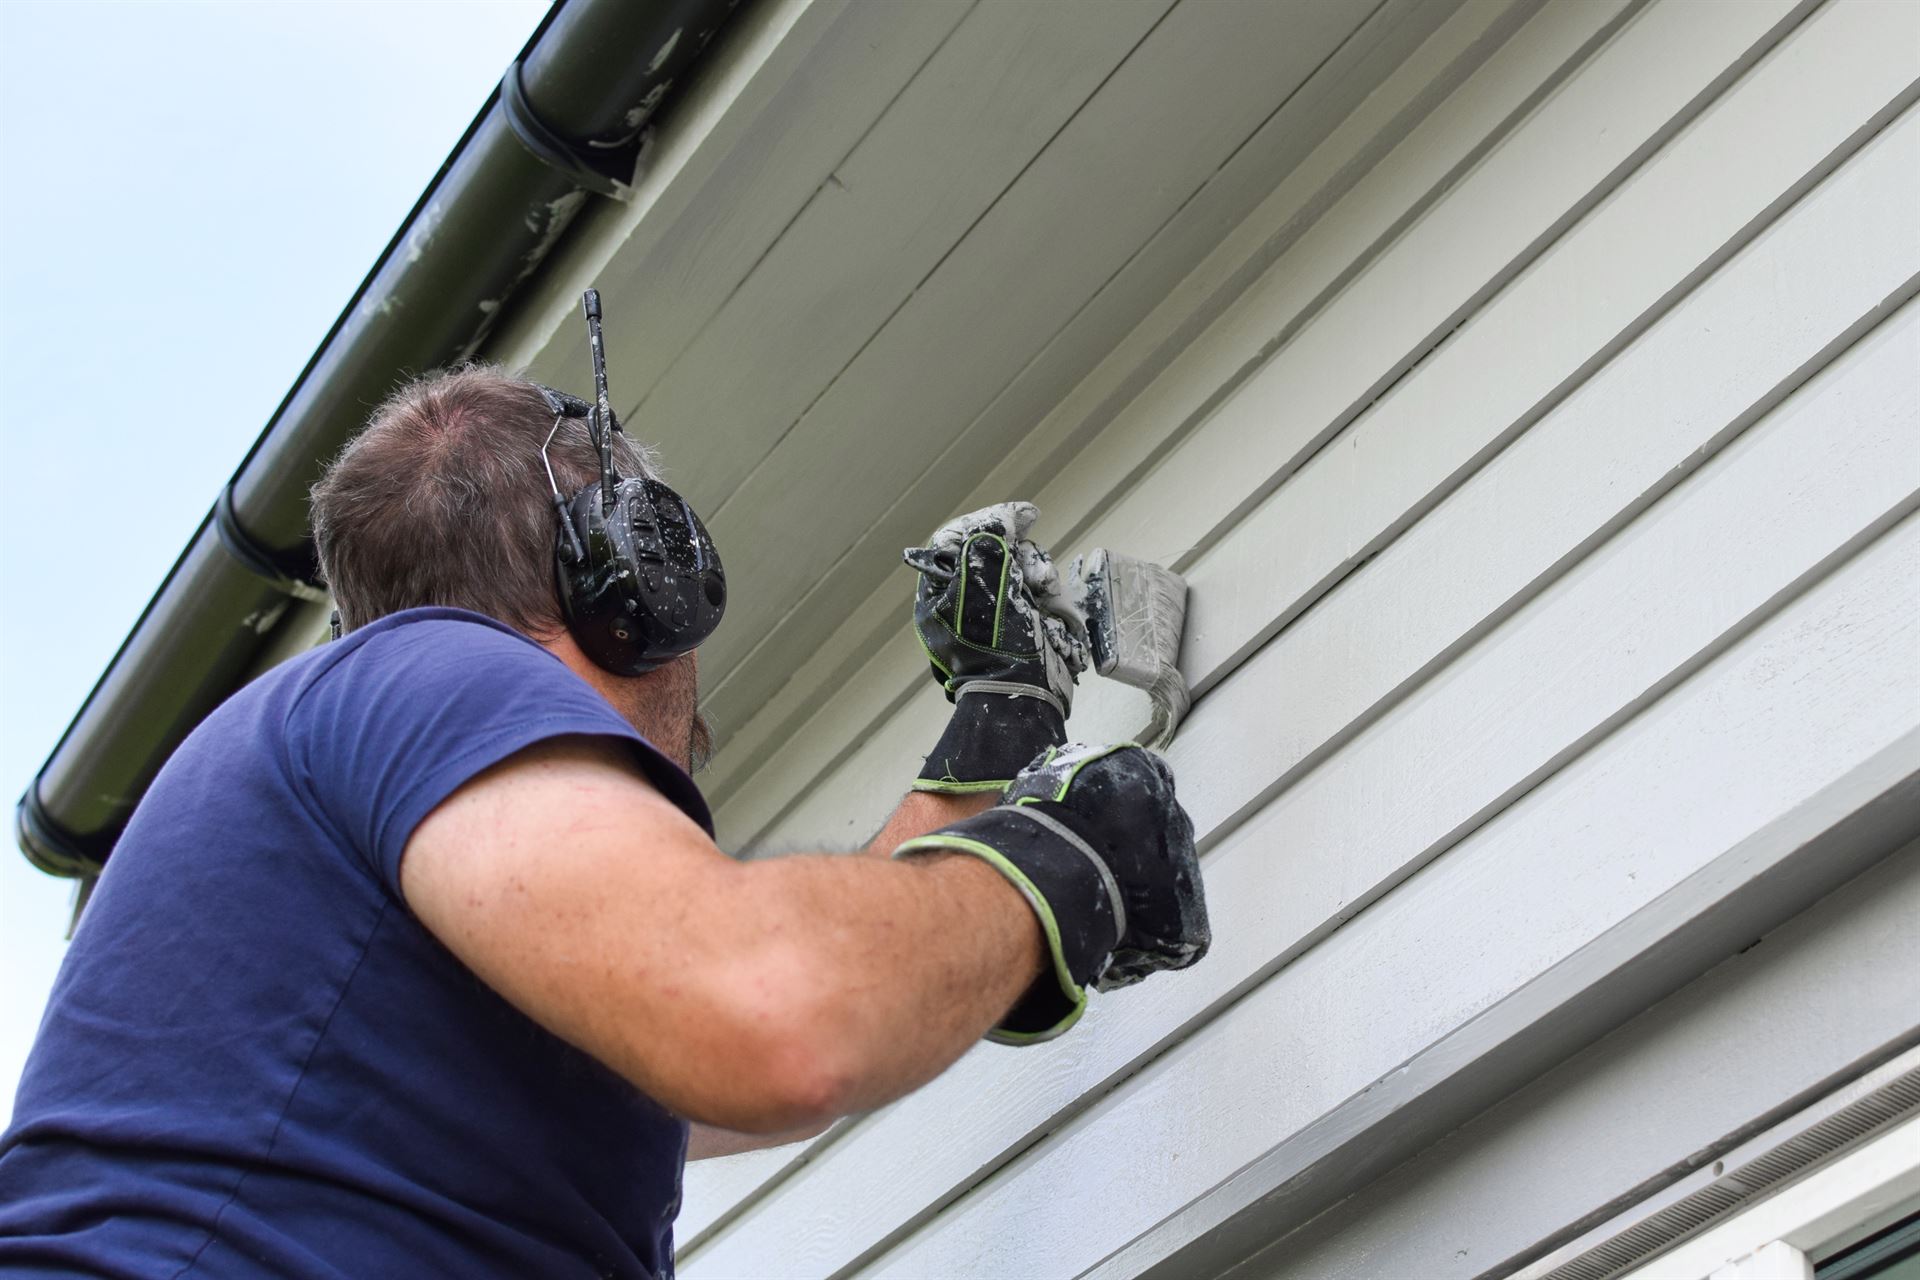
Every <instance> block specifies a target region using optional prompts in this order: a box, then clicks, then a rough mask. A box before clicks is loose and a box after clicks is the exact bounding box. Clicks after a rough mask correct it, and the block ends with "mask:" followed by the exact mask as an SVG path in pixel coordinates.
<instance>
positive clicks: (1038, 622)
mask: <svg viewBox="0 0 1920 1280" xmlns="http://www.w3.org/2000/svg"><path fill="white" fill-rule="evenodd" d="M1039 514H1040V513H1039V511H1038V509H1036V508H1035V507H1034V506H1033V504H1032V503H1030V502H1004V503H1001V504H999V505H998V506H992V507H986V508H983V509H981V510H979V511H974V512H970V513H969V514H967V515H964V516H961V517H959V518H958V519H956V520H952V521H949V522H948V523H947V524H944V525H942V526H941V527H940V528H939V529H937V530H935V531H934V534H933V537H932V538H930V539H929V540H928V543H927V545H926V546H924V547H914V548H910V549H909V550H908V551H907V553H906V560H907V563H908V564H909V565H911V566H912V567H913V568H915V569H917V570H919V573H920V583H919V589H918V590H917V591H916V592H915V595H914V604H913V624H914V631H915V632H916V633H917V634H918V635H919V637H920V644H921V647H922V648H924V649H925V650H926V654H927V660H928V662H929V663H930V664H931V665H932V668H933V675H934V679H935V680H937V681H939V683H940V686H941V688H943V689H945V690H946V693H947V699H948V701H950V702H952V703H953V704H954V710H953V716H952V718H951V719H950V720H949V721H948V724H947V728H946V732H945V733H943V734H942V735H941V737H940V741H939V742H938V743H936V744H935V746H934V749H933V751H932V752H931V753H929V754H928V756H927V758H926V763H925V766H924V767H923V768H922V769H921V771H920V776H919V777H918V778H917V779H915V781H914V784H913V785H914V789H915V790H916V791H936V792H945V793H948V794H958V793H965V792H972V791H999V790H1001V789H1003V788H1004V787H1005V786H1006V785H1007V784H1008V783H1009V782H1010V781H1012V779H1013V776H1014V774H1015V773H1017V772H1019V770H1020V769H1021V768H1022V767H1023V766H1024V765H1025V764H1026V763H1027V762H1028V761H1030V760H1032V759H1033V758H1034V756H1036V755H1038V754H1039V753H1040V752H1041V751H1044V750H1045V749H1046V748H1048V747H1052V746H1059V745H1060V744H1061V743H1064V742H1065V741H1066V740H1067V729H1066V725H1067V713H1068V711H1069V710H1071V709H1072V706H1073V686H1074V681H1075V680H1076V679H1078V678H1079V675H1080V672H1082V671H1084V670H1085V669H1086V666H1087V645H1086V629H1085V626H1084V625H1083V624H1082V623H1081V622H1080V620H1079V618H1078V616H1077V615H1074V614H1073V613H1071V612H1070V611H1068V610H1066V609H1065V607H1064V605H1063V603H1062V597H1061V594H1060V575H1059V573H1058V572H1056V571H1055V569H1054V567H1053V562H1052V561H1051V560H1050V559H1048V557H1047V553H1046V552H1045V551H1043V550H1041V549H1040V548H1039V547H1038V546H1037V545H1035V544H1034V543H1033V542H1032V541H1031V540H1030V539H1028V538H1027V536H1026V533H1027V530H1028V529H1029V528H1031V527H1032V525H1033V522H1034V520H1035V518H1037V517H1038V515H1039Z"/></svg>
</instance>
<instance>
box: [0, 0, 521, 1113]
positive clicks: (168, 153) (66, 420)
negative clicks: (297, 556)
mask: <svg viewBox="0 0 1920 1280" xmlns="http://www.w3.org/2000/svg"><path fill="white" fill-rule="evenodd" d="M546 8H547V5H546V0H227V2H225V3H211V2H203V3H175V2H171V0H120V2H118V3H104V2H101V0H52V2H51V3H48V2H44V0H0V193H3V194H0V446H4V460H3V461H0V803H4V806H5V814H6V818H7V826H6V830H7V839H6V840H5V841H4V847H0V1121H3V1120H4V1119H5V1118H6V1117H8V1116H10V1115H11V1114H12V1112H13V1095H14V1087H15V1085H16V1083H17V1081H18V1080H19V1076H20V1070H21V1067H22V1066H23V1065H24V1063H25V1061H26V1056H27V1051H28V1049H29V1047H30V1046H31V1044H32V1041H33V1034H34V1029H35V1028H36V1026H37V1025H38V1023H39V1019H40V1013H41V1010H42V1009H43V1008H44V1006H45V1003H46V997H47V991H48V989H49V988H50V987H51V986H52V984H53V979H54V974H55V972H56V971H57V969H58V967H59V964H60V958H61V955H62V954H63V952H64V947H65V944H64V942H63V938H64V935H65V932H66V926H67V921H68V917H69V900H70V897H71V882H69V881H65V880H56V879H54V878H52V877H49V876H46V875H43V874H42V873H40V872H39V871H36V870H34V869H33V867H32V866H31V865H30V864H29V863H28V862H27V861H26V859H25V858H23V857H21V856H20V854H19V852H18V851H17V850H16V849H15V848H14V846H13V841H12V838H11V837H12V807H13V804H14V802H15V801H16V800H17V798H18V797H19V795H20V794H21V792H23V791H24V790H25V789H26V786H27V784H28V782H29V781H30V780H31V779H32V777H33V775H34V774H35V773H36V772H37V771H38V769H39V767H40V764H41V762H42V761H43V760H44V759H45V758H46V755H47V753H48V752H49V751H50V750H51V749H52V747H53V744H54V742H55V740H56V739H57V738H58V737H59V736H60V733H61V731H62V730H63V729H65V728H66V726H67V722H68V721H69V720H71V719H72V718H73V714H74V712H75V711H77V710H78V709H79V707H80V704H81V702H82V701H83V700H84V699H85V697H86V695H87V692H88V690H90V689H91V688H92V687H93V684H94V681H95V680H97V679H98V678H99V676H100V673H101V672H102V671H103V670H104V669H105V667H106V664H107V660H108V659H109V658H111V657H112V656H113V653H114V650H115V649H117V648H118V647H119V645H120V642H121V640H122V639H123V638H124V637H125V636H126V634H127V631H128V630H129V628H130V627H131V626H132V624H133V621H134V619H135V618H136V617H137V616H138V615H139V612H140V610H141V609H142V607H144V606H145V604H146V602H147V600H148V599H149V598H150V597H151V596H152V595H153V592H154V590H155V588H157V587H158V586H159V585H160V581H161V579H162V577H164V576H165V574H166V571H167V569H168V568H169V567H170V566H171V565H172V563H173V561H174V558H175V557H176V556H177V555H179V553H180V550H181V548H182V547H184V546H185V545H186V542H187V539H188V538H189V537H190V536H191V535H192V534H193V532H194V530H195V528H196V527H197V526H198V525H199V523H200V520H201V518H202V517H203V516H204V515H205V514H206V512H207V509H208V507H209V506H210V505H211V504H212V502H213V499H214V498H215V497H216V496H217V495H218V493H219V491H220V487H221V485H222V484H224V483H225V482H226V480H227V479H228V477H229V476H231V475H232V473H233V470H234V468H235V466H236V465H238V463H239V461H240V458H241V456H242V454H243V453H244V452H245V451H246V448H247V446H248V445H249V444H250V443H252V441H253V440H254V438H255V437H256V436H258V435H259V434H260V431H261V429H262V428H263V427H264V426H265V425H266V423H267V420H268V418H269V417H270V416H271V415H272V413H273V410H274V408H275V407H276V406H277V405H278V404H279V402H280V399H281V397H282V396H284V395H285V394H286V392H287V389H288V388H289V387H290V386H292V385H293V380H294V378H295V377H296V376H297V375H298V374H299V372H300V370H301V368H302V367H303V366H305V364H306V362H307V359H308V357H309V356H311V355H312V354H313V351H314V349H315V348H316V347H317V346H318V345H319V342H320V340H321V339H322V338H323V337H325V336H326V332H327V330H328V328H329V327H330V326H331V325H332V323H333V320H334V318H335V317H336V316H337V315H338V314H339V313H340V311H341V309H342V308H343V307H344V306H345V305H346V303H347V300H348V298H349V297H350V296H351V295H352V293H353V290H354V288H355V286H356V285H358V284H359V282H360V279H361V277H362V276H364V275H365V274H366V273H367V270H368V268H370V267H371V266H372V265H373V263H374V260H375V258H376V257H377V256H378V255H379V253H380V250H381V249H382V248H384V247H385V245H386V243H387V240H388V239H389V238H390V237H391V236H392V235H393V233H394V231H395V230H396V229H397V228H398V227H399V225H400V221H401V219H403V218H404V217H405V216H406V214H407V211H408V210H409V209H410V208H412V207H413V202H414V200H415V199H416V198H418V196H419V195H420V192H421V191H422V190H423V189H424V188H425V186H426V184H427V182H428V181H429V180H430V179H431V178H432V177H433V174H434V172H435V171H436V170H437V169H438V168H439V166H440V163H441V161H442V160H444V159H445V158H446V155H447V153H448V151H450V150H451V149H452V147H453V144H454V143H455V142H457V141H459V139H460V135H461V134H462V133H463V132H464V131H465V129H466V127H467V124H468V123H469V121H471V120H472V118H473V116H474V114H475V113H476V112H477V111H478V110H479V108H480V106H481V104H482V103H483V102H484V101H485V99H486V96H487V94H488V92H489V91H490V90H491V89H492V88H493V86H494V85H495V84H496V83H497V82H498V81H499V79H500V75H501V73H502V72H503V71H504V70H505V69H506V67H507V64H508V63H509V62H511V61H512V60H513V57H514V55H515V54H516V53H518V52H519V50H520V47H521V46H522V45H523V44H524V43H525V42H526V39H527V37H528V36H529V35H531V34H532V32H533V29H534V28H535V26H537V25H538V24H539V21H540V18H541V16H542V14H543V13H544V12H545V10H546ZM83 469H84V470H85V471H86V472H87V473H92V474H97V475H99V476H102V477H103V478H104V483H105V487H106V488H107V489H108V490H109V491H110V492H111V493H112V495H113V501H114V510H115V514H116V517H117V518H116V519H115V520H113V521H112V522H105V521H102V522H100V523H98V524H97V525H96V524H94V523H91V522H89V521H88V520H86V519H85V518H75V512H76V505H75V502H74V489H75V486H76V483H77V482H78V480H79V477H80V476H81V474H82V473H83ZM79 509H80V510H85V509H86V507H85V506H84V505H83V506H81V507H80V508H79ZM128 528H135V529H138V530H140V533H139V536H137V537H132V538H129V537H127V536H126V535H125V533H124V530H126V529H128ZM83 564H84V565H100V564H109V565H112V566H113V573H112V575H111V576H110V577H109V578H108V579H107V584H108V585H107V586H105V587H104V588H100V587H89V589H88V591H87V593H86V595H85V597H84V599H83V601H81V602H80V604H79V606H78V607H76V606H75V605H74V604H72V603H70V602H69V595H68V582H69V575H70V574H71V573H72V571H73V569H74V567H75V566H76V565H83Z"/></svg>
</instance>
